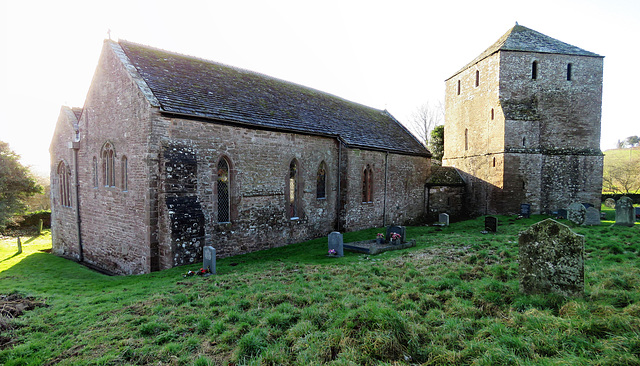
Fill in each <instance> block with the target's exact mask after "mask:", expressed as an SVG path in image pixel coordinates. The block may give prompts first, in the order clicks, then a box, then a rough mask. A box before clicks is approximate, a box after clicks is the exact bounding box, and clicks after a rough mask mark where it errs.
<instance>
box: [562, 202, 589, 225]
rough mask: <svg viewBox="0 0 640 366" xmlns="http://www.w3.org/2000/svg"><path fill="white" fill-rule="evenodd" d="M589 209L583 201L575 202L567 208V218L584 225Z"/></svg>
mask: <svg viewBox="0 0 640 366" xmlns="http://www.w3.org/2000/svg"><path fill="white" fill-rule="evenodd" d="M586 214H587V209H585V208H584V206H583V205H582V204H581V203H577V202H574V203H572V204H570V205H569V207H568V208H567V220H569V221H571V222H573V223H574V224H576V225H582V224H583V223H584V219H585V216H586Z"/></svg>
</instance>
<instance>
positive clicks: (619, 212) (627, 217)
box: [616, 196, 636, 226]
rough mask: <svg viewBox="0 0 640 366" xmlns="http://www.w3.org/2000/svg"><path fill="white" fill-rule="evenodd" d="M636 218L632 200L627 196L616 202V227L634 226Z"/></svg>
mask: <svg viewBox="0 0 640 366" xmlns="http://www.w3.org/2000/svg"><path fill="white" fill-rule="evenodd" d="M635 216H636V215H635V211H634V210H633V201H632V200H631V198H629V197H627V196H624V197H620V199H619V200H618V202H616V225H621V226H633V224H634V223H635V221H636V217H635Z"/></svg>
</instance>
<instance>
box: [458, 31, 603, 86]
mask: <svg viewBox="0 0 640 366" xmlns="http://www.w3.org/2000/svg"><path fill="white" fill-rule="evenodd" d="M519 36H522V37H519ZM518 37H519V38H520V39H516V38H518ZM510 41H511V43H510ZM534 46H535V47H534ZM499 51H515V52H533V53H548V54H565V55H575V56H585V57H603V56H600V55H598V54H596V53H594V52H590V51H587V50H585V49H582V48H580V47H577V46H574V45H572V44H569V43H566V42H563V41H560V40H558V39H556V38H553V37H550V36H547V35H546V34H544V33H540V32H538V31H536V30H534V29H531V28H528V27H525V26H523V25H520V24H518V23H517V22H516V25H514V26H513V27H511V28H510V29H509V30H508V31H507V32H506V33H504V34H503V35H502V36H501V37H500V38H498V40H497V41H496V42H494V43H493V44H492V45H491V46H489V47H488V48H487V49H485V50H484V51H483V52H482V53H480V55H478V56H477V57H476V58H474V59H473V60H472V61H471V62H469V63H467V64H466V65H465V66H464V67H463V68H461V69H459V70H458V71H457V72H455V73H454V74H453V75H452V76H450V77H449V78H447V79H446V80H449V79H451V78H453V77H455V76H456V75H458V74H460V73H461V72H462V71H464V70H466V69H468V68H469V67H471V66H473V65H475V64H476V63H478V62H480V61H482V60H484V59H485V58H487V57H489V56H491V55H493V54H494V53H496V52H499Z"/></svg>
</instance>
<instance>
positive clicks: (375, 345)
mask: <svg viewBox="0 0 640 366" xmlns="http://www.w3.org/2000/svg"><path fill="white" fill-rule="evenodd" d="M604 211H605V212H606V215H607V220H612V219H613V214H614V213H613V212H612V211H611V210H610V209H604ZM544 218H546V217H544V216H533V217H532V218H531V219H521V220H518V219H516V218H515V217H509V216H499V222H500V225H499V227H498V233H495V234H483V233H481V231H482V230H483V229H484V219H483V218H482V217H481V218H478V219H474V220H469V221H464V222H459V223H454V224H452V225H451V226H449V227H444V228H439V227H409V228H407V236H408V238H409V239H416V241H417V246H416V247H415V248H410V249H407V250H402V251H395V252H386V253H383V254H380V255H377V256H368V255H363V254H355V253H345V257H343V258H328V257H327V256H326V253H327V239H326V238H324V239H318V240H313V241H308V242H305V243H299V244H293V245H289V246H287V247H283V248H275V249H270V250H266V251H261V252H256V253H251V254H247V255H242V256H236V257H231V258H224V259H221V260H219V261H218V274H217V275H214V276H210V277H200V276H193V277H186V278H184V277H183V274H184V273H185V272H186V271H187V270H197V269H198V268H199V266H197V265H196V266H185V267H180V268H174V269H170V270H166V271H162V272H155V273H152V274H148V275H139V276H121V277H108V276H104V275H102V274H98V273H95V272H92V271H90V270H88V269H87V268H85V267H83V266H81V265H78V264H76V263H74V262H71V261H68V260H65V259H62V258H59V257H56V256H54V255H51V254H48V253H46V250H47V249H48V248H50V247H51V246H50V245H51V244H50V236H42V237H39V238H34V239H29V240H25V242H24V245H23V253H22V254H15V249H16V247H15V240H14V239H6V240H0V309H1V310H2V317H0V364H2V365H7V366H9V365H53V364H59V365H202V366H204V365H317V364H331V365H420V364H424V365H471V364H473V365H587V364H596V365H638V364H640V337H639V336H638V335H639V334H640V230H638V229H639V228H640V223H638V224H636V225H635V227H620V226H613V225H612V224H613V222H612V221H604V222H603V225H601V226H593V227H576V226H575V225H572V224H571V223H569V222H568V221H566V220H561V222H563V223H565V224H567V225H569V226H570V227H572V229H573V230H575V231H576V232H578V233H579V234H582V235H584V236H585V240H586V244H585V246H586V252H585V258H584V259H585V296H584V298H577V299H570V298H563V297H559V296H552V295H548V296H540V295H536V296H525V295H522V294H520V292H519V290H518V262H517V258H518V233H519V232H520V231H522V230H524V229H525V228H527V227H528V226H529V225H531V224H533V223H535V222H537V221H540V220H542V219H544ZM378 231H380V229H369V230H364V231H360V232H356V233H347V234H345V241H347V242H348V241H355V240H364V239H367V238H370V239H371V238H375V236H376V232H378ZM7 295H10V296H7ZM20 299H23V302H24V303H28V304H35V305H38V304H39V305H40V306H36V307H35V308H33V309H30V308H27V309H23V310H24V313H23V314H22V315H21V316H19V317H18V316H17V315H18V313H16V312H13V313H11V312H7V309H9V310H10V309H11V308H12V307H13V308H17V306H14V305H15V304H16V303H20ZM3 301H4V304H3ZM5 314H10V315H9V316H7V315H5ZM11 314H13V315H11Z"/></svg>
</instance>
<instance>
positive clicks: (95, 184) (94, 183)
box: [92, 156, 98, 188]
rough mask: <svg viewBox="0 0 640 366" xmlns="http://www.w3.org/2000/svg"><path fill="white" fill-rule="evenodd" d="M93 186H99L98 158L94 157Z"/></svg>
mask: <svg viewBox="0 0 640 366" xmlns="http://www.w3.org/2000/svg"><path fill="white" fill-rule="evenodd" d="M92 173H93V188H98V158H96V157H95V156H94V157H93V172H92Z"/></svg>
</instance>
